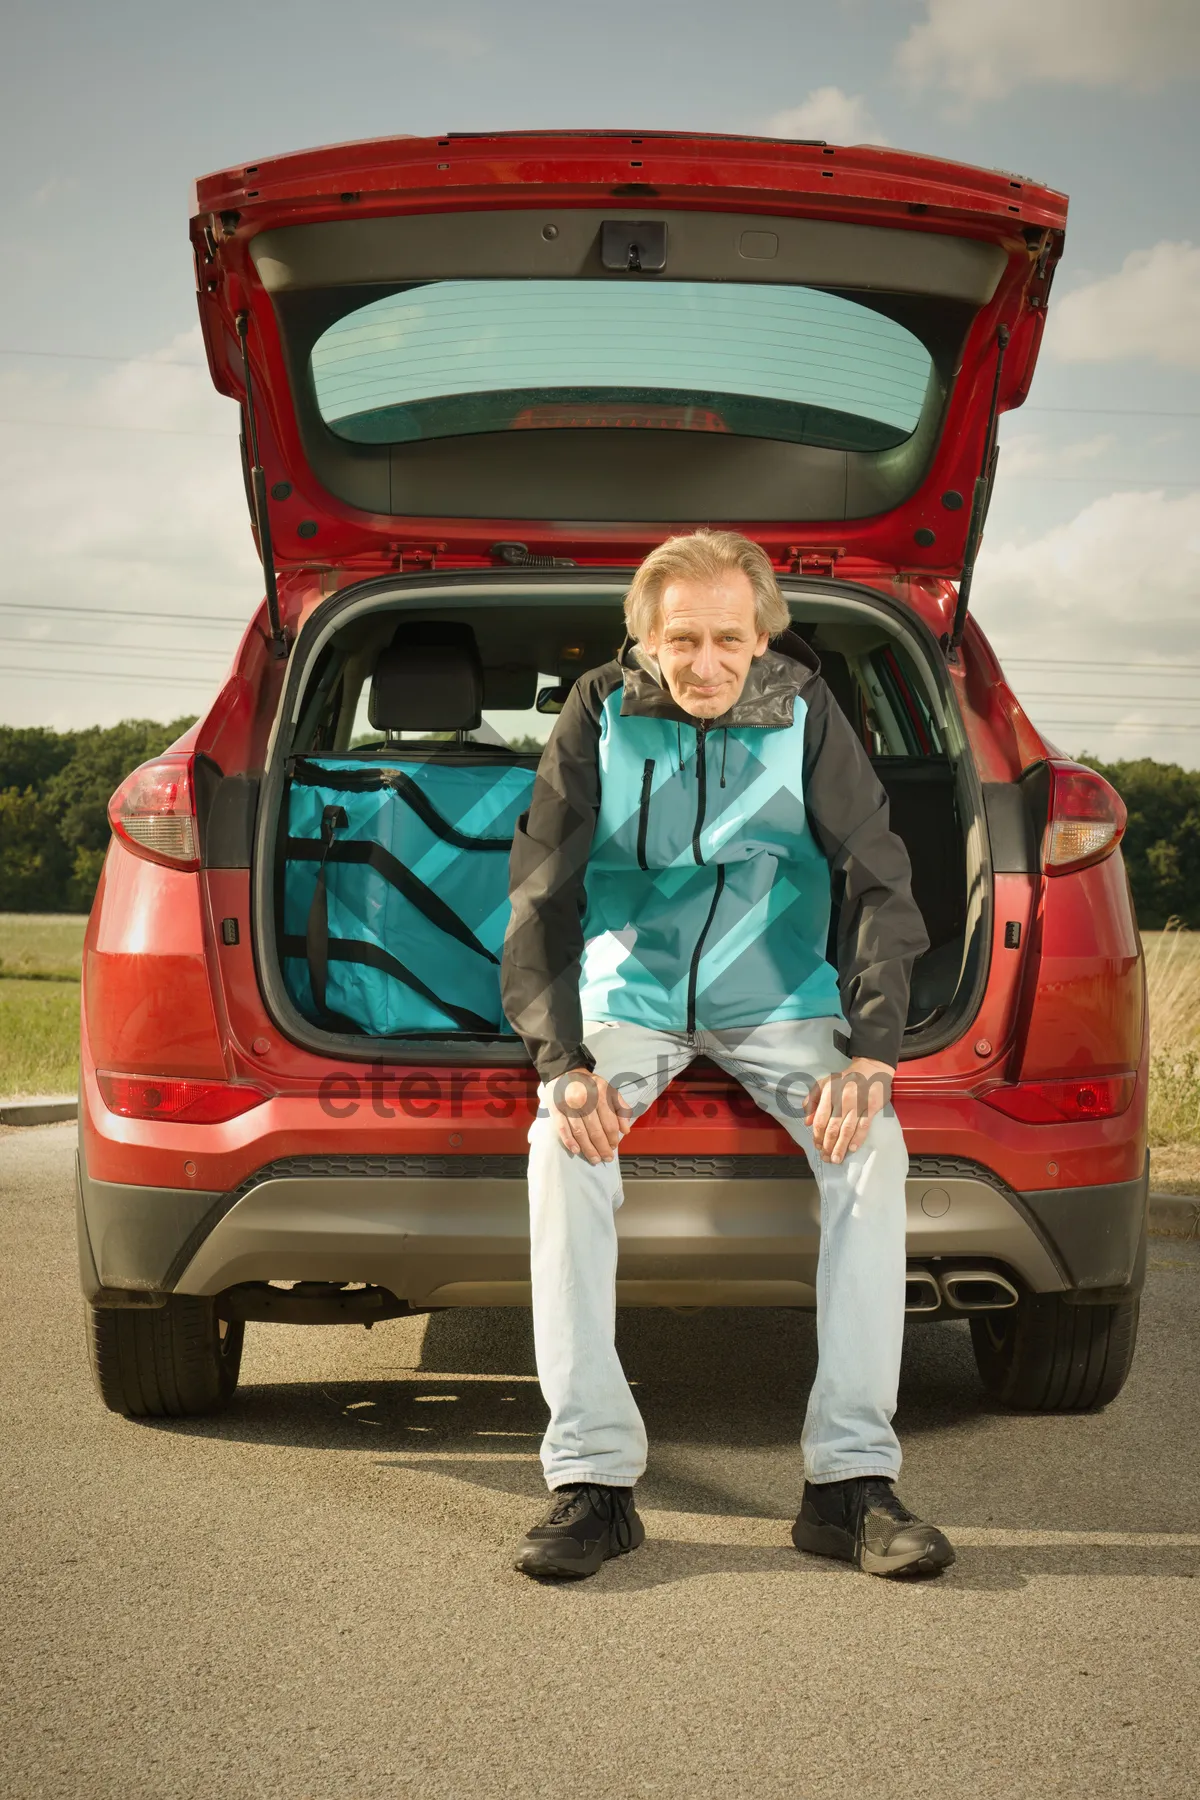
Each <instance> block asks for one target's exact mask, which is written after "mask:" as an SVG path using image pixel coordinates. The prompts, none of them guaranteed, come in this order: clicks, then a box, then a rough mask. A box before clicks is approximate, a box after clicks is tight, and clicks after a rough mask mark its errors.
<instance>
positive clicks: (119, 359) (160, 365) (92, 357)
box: [0, 349, 208, 369]
mask: <svg viewBox="0 0 1200 1800" xmlns="http://www.w3.org/2000/svg"><path fill="white" fill-rule="evenodd" d="M0 356H36V357H48V358H49V359H50V360H51V361H52V362H102V363H140V364H143V365H146V364H149V366H150V367H151V368H154V369H207V367H208V364H207V363H203V362H184V361H182V360H181V359H180V358H178V357H171V356H102V355H101V354H100V352H99V351H98V350H11V349H0Z"/></svg>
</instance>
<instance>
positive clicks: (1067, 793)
mask: <svg viewBox="0 0 1200 1800" xmlns="http://www.w3.org/2000/svg"><path fill="white" fill-rule="evenodd" d="M1049 768H1050V806H1049V812H1048V818H1047V823H1046V835H1045V837H1044V838H1043V840H1042V870H1043V872H1044V873H1045V874H1047V875H1068V874H1070V872H1071V871H1072V870H1073V869H1086V868H1087V867H1088V866H1089V865H1090V864H1091V863H1097V862H1101V861H1102V860H1103V859H1104V857H1106V856H1109V855H1110V854H1111V853H1112V851H1114V850H1115V849H1116V847H1117V845H1118V844H1119V843H1120V841H1121V835H1122V833H1123V832H1124V830H1125V819H1126V812H1125V802H1124V801H1123V800H1122V799H1121V796H1120V794H1118V793H1117V791H1116V789H1115V788H1112V787H1110V786H1109V784H1108V782H1107V781H1105V780H1104V778H1103V776H1101V775H1097V774H1096V772H1095V770H1094V769H1085V768H1083V767H1082V765H1081V764H1079V763H1069V762H1052V763H1050V765H1049Z"/></svg>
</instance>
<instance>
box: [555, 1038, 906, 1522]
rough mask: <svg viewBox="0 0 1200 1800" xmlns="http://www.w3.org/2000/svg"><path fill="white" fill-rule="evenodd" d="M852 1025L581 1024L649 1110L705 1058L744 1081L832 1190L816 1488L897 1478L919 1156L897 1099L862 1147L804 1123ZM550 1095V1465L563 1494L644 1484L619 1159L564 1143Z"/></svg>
mask: <svg viewBox="0 0 1200 1800" xmlns="http://www.w3.org/2000/svg"><path fill="white" fill-rule="evenodd" d="M839 1030H844V1022H843V1021H842V1020H841V1019H794V1020H783V1021H778V1022H775V1023H771V1024H766V1025H760V1026H756V1027H755V1028H754V1029H753V1030H751V1031H748V1032H739V1033H732V1032H721V1033H716V1032H705V1031H697V1032H695V1033H694V1034H693V1037H692V1039H691V1041H689V1040H688V1038H687V1036H686V1034H685V1033H683V1032H662V1031H654V1030H651V1029H648V1028H647V1027H644V1026H640V1025H629V1024H624V1023H611V1022H606V1023H603V1024H585V1026H584V1041H585V1043H586V1044H587V1046H588V1048H589V1050H590V1051H591V1052H592V1055H593V1056H594V1057H595V1059H596V1068H597V1071H598V1073H599V1074H601V1075H603V1076H604V1077H605V1079H606V1080H607V1081H609V1082H612V1083H614V1084H615V1085H616V1086H617V1087H618V1088H619V1090H620V1092H621V1093H622V1094H623V1095H624V1097H625V1099H626V1101H627V1102H628V1103H629V1106H630V1109H631V1111H632V1113H633V1115H634V1117H637V1116H638V1115H639V1114H641V1113H643V1112H645V1110H646V1108H647V1107H649V1106H651V1105H653V1103H654V1101H655V1100H656V1099H657V1097H658V1095H659V1094H660V1093H661V1092H662V1090H663V1089H664V1088H665V1087H666V1086H667V1084H668V1082H669V1081H670V1080H671V1079H672V1078H673V1077H674V1076H676V1075H678V1074H679V1073H680V1071H681V1070H683V1069H686V1067H687V1066H688V1064H689V1063H690V1062H691V1061H692V1060H693V1058H694V1057H696V1056H699V1055H706V1056H709V1057H711V1059H712V1060H713V1062H715V1063H718V1064H719V1065H720V1066H721V1068H723V1069H725V1070H727V1071H728V1073H729V1074H731V1075H733V1076H735V1077H736V1079H737V1080H738V1081H740V1082H741V1084H742V1085H743V1087H745V1088H746V1089H747V1091H748V1092H749V1093H750V1094H751V1095H752V1096H753V1097H754V1099H755V1100H756V1101H757V1102H758V1104H759V1105H760V1106H761V1107H762V1108H763V1109H764V1110H765V1111H766V1112H768V1113H770V1114H771V1115H772V1117H774V1118H776V1119H778V1120H779V1121H780V1123H781V1124H782V1125H783V1126H784V1127H785V1129H786V1130H787V1131H789V1132H790V1133H791V1135H792V1137H793V1138H794V1139H795V1140H796V1142H797V1143H798V1144H799V1145H800V1147H801V1149H802V1150H803V1151H804V1153H805V1155H806V1156H807V1157H808V1160H809V1163H810V1165H811V1167H812V1170H813V1174H814V1176H815V1178H816V1181H817V1186H818V1189H819V1191H820V1197H821V1248H820V1258H819V1262H818V1268H817V1348H818V1365H817V1373H816V1378H815V1380H814V1382H813V1386H812V1391H811V1393H810V1395H809V1400H808V1412H807V1415H806V1417H805V1421H804V1429H803V1432H802V1435H801V1446H802V1448H803V1452H804V1466H805V1474H806V1477H807V1479H808V1480H809V1481H811V1482H825V1481H841V1480H844V1479H845V1478H846V1477H847V1476H855V1475H857V1476H862V1475H882V1476H886V1477H888V1478H889V1479H891V1478H894V1477H895V1476H896V1475H897V1474H898V1473H899V1469H900V1445H899V1443H898V1442H897V1439H896V1434H895V1432H894V1431H893V1430H892V1424H891V1421H892V1416H893V1414H894V1412H895V1410H896V1388H897V1384H898V1381H899V1375H900V1351H901V1343H902V1339H903V1335H904V1273H905V1204H904V1183H905V1177H906V1175H907V1173H908V1154H907V1151H906V1150H905V1147H904V1137H903V1134H902V1132H901V1130H900V1122H899V1120H898V1119H897V1117H896V1114H895V1111H894V1110H893V1108H892V1107H891V1105H890V1104H889V1105H888V1106H886V1107H885V1108H884V1110H883V1111H882V1112H880V1113H878V1114H877V1115H876V1117H875V1118H874V1120H873V1121H872V1123H871V1128H870V1131H869V1132H868V1134H867V1138H866V1142H865V1143H864V1144H863V1146H862V1148H861V1149H859V1150H856V1151H854V1152H853V1153H852V1154H850V1155H848V1156H847V1157H846V1159H845V1161H844V1162H841V1163H838V1164H834V1163H827V1162H823V1161H822V1160H821V1157H820V1155H819V1154H818V1153H817V1152H816V1150H815V1149H814V1147H813V1141H812V1133H811V1131H810V1130H809V1129H808V1127H807V1125H806V1124H805V1123H804V1116H803V1115H804V1099H805V1095H806V1094H807V1091H808V1088H809V1086H810V1085H811V1082H812V1080H813V1079H815V1078H816V1077H818V1076H821V1075H825V1074H828V1073H829V1072H830V1071H833V1070H837V1069H843V1068H845V1067H846V1063H847V1060H848V1059H847V1058H846V1057H845V1056H843V1055H842V1054H841V1053H840V1052H839V1051H838V1050H837V1049H836V1048H835V1047H834V1043H833V1037H834V1033H835V1031H839ZM545 1092H546V1090H545V1088H544V1087H543V1088H541V1089H539V1094H538V1099H539V1109H538V1116H537V1118H536V1119H535V1120H534V1122H533V1125H532V1126H531V1128H530V1132H529V1207H530V1240H531V1263H532V1275H533V1328H534V1344H535V1350H536V1354H537V1371H538V1380H539V1381H540V1383H541V1387H542V1394H543V1396H544V1397H545V1400H546V1404H547V1405H548V1406H549V1408H550V1424H549V1426H548V1428H547V1431H546V1435H545V1438H544V1439H543V1442H542V1467H543V1468H544V1470H545V1472H546V1480H547V1483H548V1484H549V1486H550V1487H551V1488H560V1487H565V1486H566V1485H567V1484H568V1483H569V1482H575V1481H593V1482H597V1483H600V1484H602V1485H605V1486H609V1487H632V1485H633V1483H634V1482H635V1481H636V1480H637V1479H638V1477H639V1476H640V1475H641V1474H642V1473H643V1471H644V1469H645V1467H646V1428H645V1426H644V1424H643V1423H642V1417H641V1414H640V1413H639V1412H638V1409H637V1406H636V1404H635V1402H634V1398H633V1395H632V1394H631V1392H630V1390H629V1383H628V1382H627V1381H626V1379H625V1374H624V1371H623V1369H622V1368H621V1363H620V1359H619V1357H618V1356H617V1351H616V1345H615V1341H614V1339H615V1331H616V1275H617V1223H616V1213H617V1208H618V1207H619V1206H620V1204H621V1200H622V1192H621V1175H620V1166H619V1165H620V1156H619V1153H618V1155H616V1156H614V1158H613V1160H612V1161H611V1162H608V1163H603V1162H601V1163H595V1164H592V1163H589V1162H588V1161H587V1160H586V1158H585V1157H583V1156H582V1155H579V1154H575V1155H572V1153H571V1152H570V1151H568V1150H566V1149H565V1148H564V1147H563V1144H562V1142H561V1141H560V1139H559V1137H558V1133H557V1132H556V1131H555V1129H554V1126H553V1123H552V1121H551V1119H550V1116H549V1112H548V1110H547V1108H546V1105H545Z"/></svg>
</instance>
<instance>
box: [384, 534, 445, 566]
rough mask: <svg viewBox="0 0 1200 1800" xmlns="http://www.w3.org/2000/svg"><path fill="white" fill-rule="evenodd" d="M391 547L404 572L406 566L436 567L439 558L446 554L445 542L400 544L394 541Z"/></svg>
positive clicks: (397, 564) (397, 563)
mask: <svg viewBox="0 0 1200 1800" xmlns="http://www.w3.org/2000/svg"><path fill="white" fill-rule="evenodd" d="M389 548H390V549H391V552H392V555H393V556H394V557H395V558H396V567H397V569H398V570H399V571H400V573H401V574H403V572H404V570H405V568H412V569H435V568H436V567H437V559H438V557H439V556H444V555H445V552H446V545H445V544H444V543H429V542H426V543H421V544H399V543H395V542H393V543H392V544H391V545H390V546H389Z"/></svg>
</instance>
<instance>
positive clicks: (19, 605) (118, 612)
mask: <svg viewBox="0 0 1200 1800" xmlns="http://www.w3.org/2000/svg"><path fill="white" fill-rule="evenodd" d="M0 612H18V613H33V614H35V615H36V614H39V613H81V614H82V615H83V616H84V617H85V618H91V617H93V616H95V617H96V618H104V619H153V620H156V621H157V622H159V623H161V624H166V625H212V626H223V625H240V626H241V627H242V628H243V630H244V629H245V627H246V626H247V625H248V624H249V623H250V619H251V617H252V614H250V613H247V614H246V615H245V616H244V617H238V616H237V615H236V614H234V613H209V614H208V615H207V616H205V615H204V614H201V613H197V614H196V615H195V616H194V617H193V616H192V614H190V613H178V612H157V611H154V610H153V609H148V608H146V607H138V608H136V609H135V608H132V607H120V606H62V605H60V604H59V603H58V602H57V601H53V602H51V603H50V604H48V605H43V604H42V602H41V601H40V600H36V601H30V602H28V603H27V604H26V603H23V602H22V601H20V600H0ZM1197 666H1198V667H1200V664H1198V665H1197Z"/></svg>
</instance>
